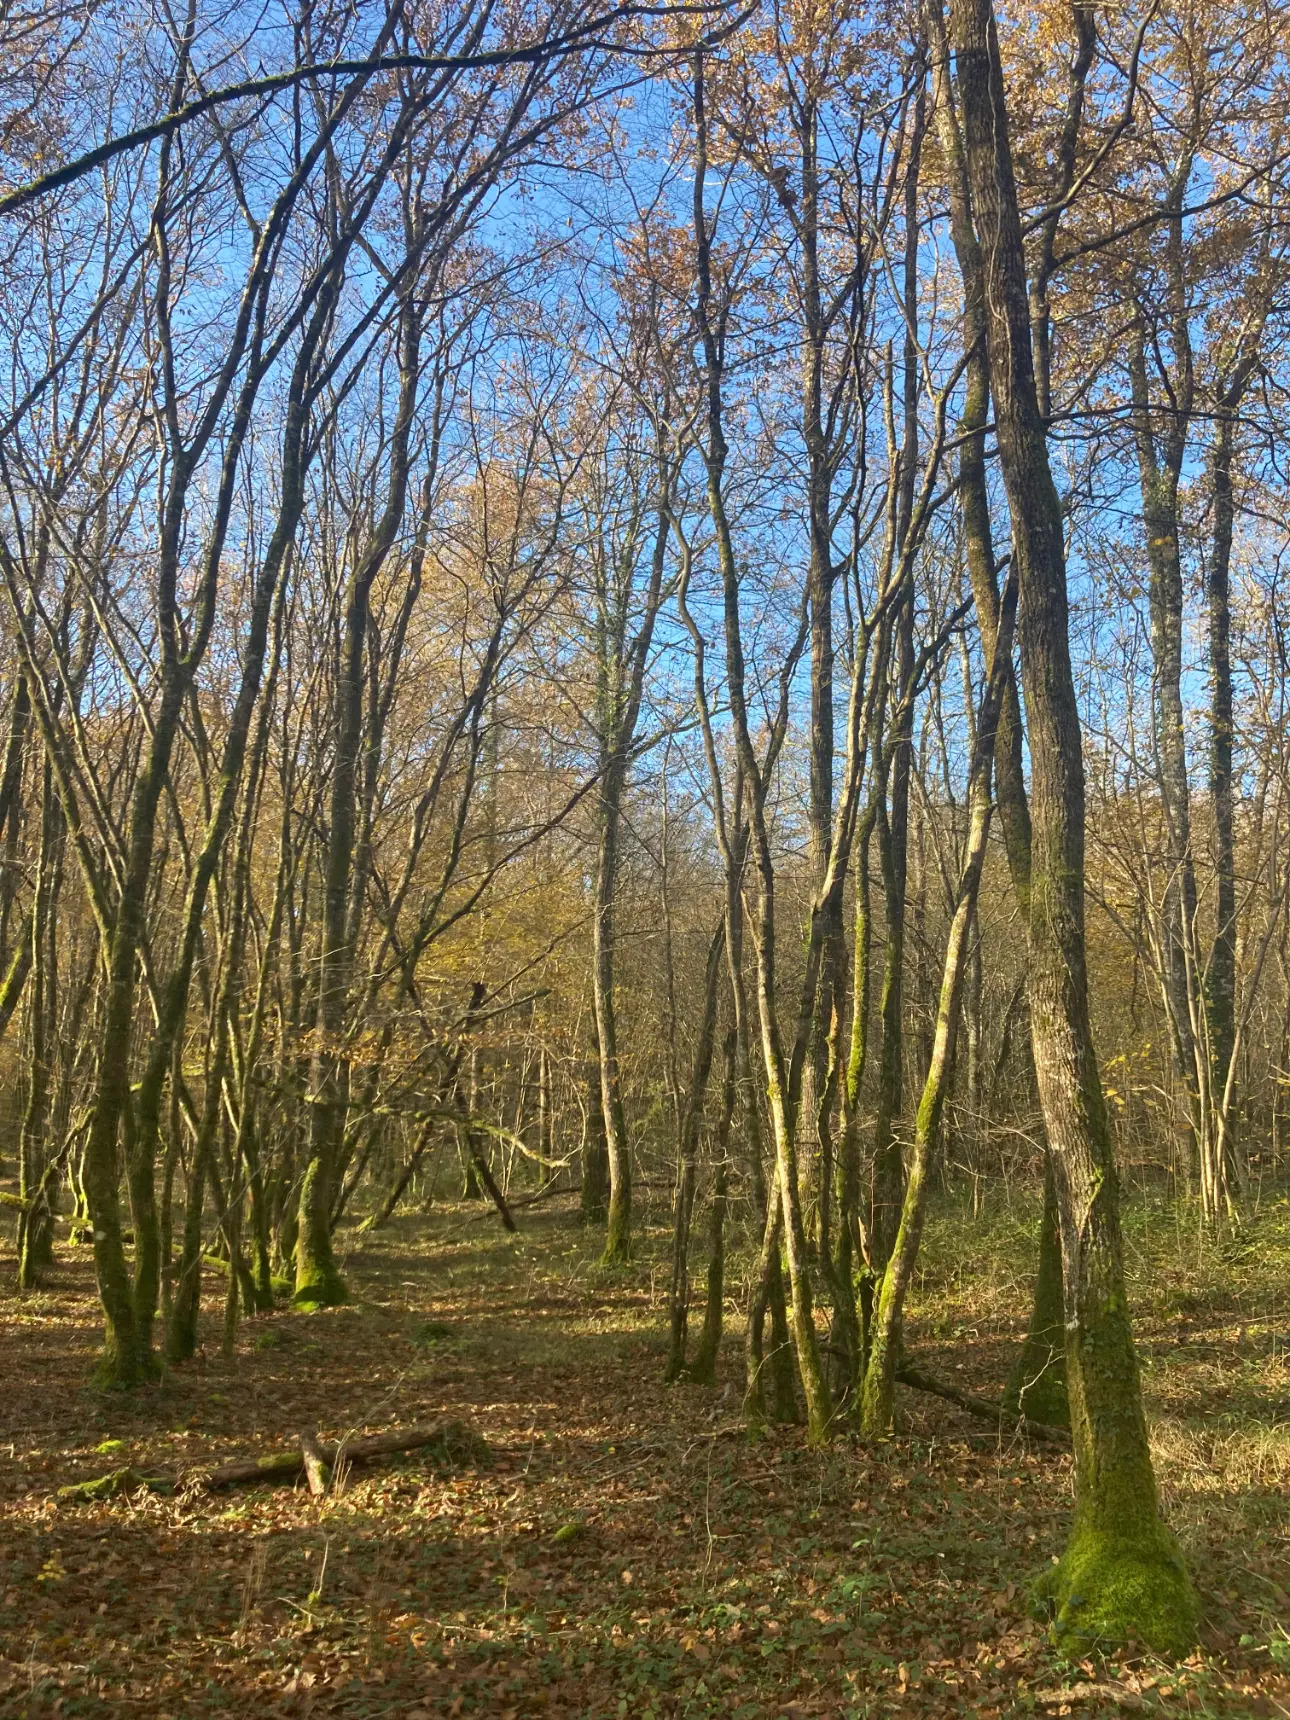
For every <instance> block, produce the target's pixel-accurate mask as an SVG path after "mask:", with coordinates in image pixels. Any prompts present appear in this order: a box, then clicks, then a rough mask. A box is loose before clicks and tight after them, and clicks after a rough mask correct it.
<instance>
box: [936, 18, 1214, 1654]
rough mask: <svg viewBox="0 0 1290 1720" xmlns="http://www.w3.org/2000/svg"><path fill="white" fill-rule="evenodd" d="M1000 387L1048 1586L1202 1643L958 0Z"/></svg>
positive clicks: (1024, 352)
mask: <svg viewBox="0 0 1290 1720" xmlns="http://www.w3.org/2000/svg"><path fill="white" fill-rule="evenodd" d="M952 16H953V20H954V34H955V49H956V59H957V70H958V78H959V87H960V92H961V99H962V111H963V118H964V136H965V145H966V150H965V153H966V159H967V165H968V174H969V179H970V185H971V194H972V198H973V201H974V205H975V218H976V221H977V226H978V233H979V236H980V241H981V249H982V258H983V262H984V278H985V286H986V293H985V302H986V306H987V316H988V327H989V352H990V368H991V383H992V389H993V394H994V402H995V418H996V424H997V433H998V442H999V454H1000V462H1001V466H1002V471H1003V479H1004V485H1005V488H1006V491H1007V496H1008V503H1009V508H1010V512H1011V516H1012V530H1013V545H1014V551H1013V553H1014V555H1015V557H1016V560H1017V569H1018V578H1019V583H1020V594H1021V612H1020V613H1021V627H1020V639H1021V667H1022V679H1023V685H1024V690H1025V696H1026V711H1027V718H1028V722H1029V741H1030V756H1031V769H1032V789H1031V814H1032V818H1033V823H1034V833H1033V846H1032V855H1031V858H1032V871H1031V912H1030V922H1029V941H1030V1010H1031V1024H1032V1036H1033V1042H1034V1052H1035V1073H1036V1076H1037V1079H1038V1083H1039V1094H1040V1102H1041V1104H1042V1107H1043V1111H1044V1119H1045V1123H1046V1126H1047V1130H1048V1139H1049V1143H1050V1146H1051V1149H1052V1154H1053V1167H1054V1177H1055V1182H1056V1188H1057V1208H1058V1216H1059V1222H1060V1225H1061V1232H1062V1255H1063V1266H1064V1282H1065V1307H1066V1334H1067V1358H1066V1359H1067V1385H1068V1390H1069V1393H1070V1405H1071V1426H1072V1433H1073V1437H1074V1446H1075V1460H1076V1504H1075V1524H1074V1528H1073V1530H1072V1534H1071V1539H1070V1542H1069V1545H1068V1547H1067V1550H1066V1553H1065V1555H1064V1557H1063V1558H1062V1560H1061V1561H1060V1563H1059V1564H1058V1565H1057V1566H1055V1567H1054V1568H1053V1570H1052V1571H1051V1573H1047V1574H1046V1576H1045V1579H1044V1583H1043V1589H1044V1593H1045V1594H1046V1596H1047V1598H1048V1599H1049V1601H1050V1602H1051V1604H1052V1605H1053V1607H1054V1610H1055V1614H1056V1618H1055V1624H1054V1631H1055V1634H1056V1637H1057V1639H1058V1641H1059V1643H1060V1644H1061V1645H1062V1646H1063V1647H1064V1648H1065V1649H1067V1650H1071V1649H1075V1648H1079V1649H1080V1650H1081V1651H1083V1650H1084V1649H1086V1648H1087V1647H1088V1646H1091V1645H1092V1644H1094V1643H1099V1642H1103V1643H1104V1642H1120V1641H1124V1640H1126V1639H1127V1638H1129V1637H1135V1638H1137V1639H1139V1640H1141V1641H1142V1642H1144V1643H1145V1644H1146V1645H1147V1646H1148V1647H1150V1648H1151V1649H1153V1650H1154V1651H1155V1652H1156V1653H1159V1654H1162V1655H1167V1656H1171V1657H1172V1656H1175V1655H1181V1654H1183V1653H1186V1652H1187V1650H1188V1649H1189V1648H1190V1647H1191V1645H1192V1643H1193V1642H1194V1640H1195V1633H1196V1625H1197V1607H1196V1600H1195V1596H1194V1594H1193V1592H1192V1589H1191V1584H1190V1581H1189V1579H1188V1576H1187V1572H1186V1567H1185V1566H1184V1564H1183V1561H1182V1557H1181V1554H1180V1552H1179V1550H1178V1546H1177V1543H1176V1541H1175V1540H1174V1538H1173V1536H1172V1535H1171V1534H1170V1532H1169V1531H1168V1530H1167V1529H1166V1527H1165V1525H1164V1523H1163V1522H1162V1520H1161V1517H1160V1509H1159V1499H1158V1495H1157V1492H1156V1483H1155V1475H1154V1472H1153V1470H1152V1466H1151V1454H1150V1449H1149V1446H1148V1443H1147V1429H1146V1419H1145V1416H1144V1414H1143V1408H1142V1392H1141V1385H1140V1381H1139V1377H1138V1365H1137V1358H1136V1355H1135V1353H1134V1347H1133V1337H1132V1331H1131V1328H1130V1324H1129V1315H1128V1307H1127V1299H1126V1292H1125V1282H1124V1262H1123V1248H1122V1241H1121V1235H1120V1217H1119V1186H1118V1177H1117V1174H1116V1167H1115V1160H1114V1153H1113V1149H1112V1144H1111V1133H1110V1127H1109V1122H1108V1119H1107V1114H1106V1104H1105V1100H1104V1097H1103V1094H1102V1087H1101V1082H1100V1079H1099V1075H1098V1066H1097V1057H1096V1053H1095V1051H1094V1047H1093V1041H1092V1034H1091V1031H1090V1026H1089V1014H1088V979H1087V970H1086V965H1085V948H1084V774H1083V760H1082V756H1081V736H1080V723H1079V710H1078V705H1077V703H1076V697H1075V685H1074V679H1073V676H1072V673H1071V663H1070V643H1069V623H1068V607H1067V592H1066V560H1065V546H1064V542H1063V532H1062V512H1061V505H1060V502H1059V500H1058V496H1057V491H1056V488H1055V486H1054V484H1053V479H1052V473H1051V469H1050V467H1049V462H1048V453H1047V447H1046V439H1045V431H1044V426H1043V421H1042V419H1041V417H1040V414H1039V407H1038V402H1037V399H1036V394H1035V379H1034V370H1033V361H1032V354H1031V344H1030V325H1029V313H1028V306H1027V292H1026V276H1025V260H1024V252H1023V248H1022V235H1021V219H1020V212H1019V208H1018V202H1017V191H1016V183H1015V179H1014V176H1013V168H1012V153H1011V146H1010V143H1009V138H1008V131H1007V120H1006V97H1005V91H1004V83H1003V73H1002V67H1001V64H1000V59H999V47H998V37H997V34H996V28H995V20H994V14H993V8H992V5H991V0H954V6H953V13H952Z"/></svg>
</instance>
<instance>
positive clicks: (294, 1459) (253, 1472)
mask: <svg viewBox="0 0 1290 1720" xmlns="http://www.w3.org/2000/svg"><path fill="white" fill-rule="evenodd" d="M423 1450H424V1451H428V1452H430V1453H431V1454H432V1455H433V1456H434V1457H437V1458H438V1459H439V1461H440V1462H443V1463H445V1464H449V1465H451V1466H453V1467H454V1468H462V1467H464V1466H465V1465H466V1464H469V1463H486V1462H487V1461H488V1459H489V1457H490V1456H491V1453H490V1452H489V1449H488V1446H487V1444H486V1443H485V1441H484V1440H483V1439H482V1438H481V1437H480V1436H479V1434H477V1433H476V1432H475V1430H474V1429H473V1428H470V1427H467V1426H466V1425H465V1423H464V1422H460V1421H441V1422H434V1423H431V1424H430V1425H428V1426H426V1425H422V1426H420V1427H394V1428H391V1429H390V1430H389V1431H388V1432H387V1433H368V1434H360V1435H358V1436H357V1437H355V1438H353V1439H342V1440H341V1441H340V1442H339V1443H338V1444H336V1445H332V1444H329V1443H328V1442H327V1441H326V1440H320V1441H319V1442H318V1453H319V1456H320V1457H321V1459H322V1461H323V1462H324V1463H325V1464H326V1465H327V1467H328V1468H329V1469H331V1470H333V1471H334V1470H335V1468H336V1464H337V1461H338V1460H339V1459H343V1460H344V1462H345V1463H373V1462H375V1461H376V1460H377V1459H378V1458H382V1457H393V1456H395V1455H396V1454H397V1453H399V1452H401V1451H423ZM304 1469H305V1459H304V1453H303V1452H302V1451H301V1450H300V1449H299V1448H297V1449H296V1450H295V1451H278V1452H273V1453H271V1454H269V1455H268V1456H266V1457H236V1458H234V1459H233V1460H232V1462H231V1463H221V1464H219V1465H218V1466H217V1467H216V1468H214V1469H205V1470H203V1469H193V1470H189V1471H188V1473H187V1474H185V1475H184V1477H183V1482H184V1485H185V1486H186V1487H201V1488H205V1489H206V1490H207V1491H210V1490H212V1489H214V1488H217V1487H234V1486H236V1485H237V1483H238V1482H239V1481H287V1480H292V1481H294V1480H296V1479H297V1478H298V1477H299V1476H300V1475H302V1474H303V1473H304Z"/></svg>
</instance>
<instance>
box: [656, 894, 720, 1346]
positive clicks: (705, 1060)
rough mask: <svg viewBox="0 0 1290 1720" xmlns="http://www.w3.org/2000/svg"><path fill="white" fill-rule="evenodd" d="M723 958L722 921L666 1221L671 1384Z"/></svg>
mask: <svg viewBox="0 0 1290 1720" xmlns="http://www.w3.org/2000/svg"><path fill="white" fill-rule="evenodd" d="M725 953H726V923H725V918H724V916H723V917H722V919H721V920H720V921H718V923H717V929H716V931H715V932H714V933H713V935H712V937H711V938H710V940H709V942H708V963H707V969H706V978H705V983H704V991H703V1015H702V1017H701V1018H700V1021H699V1035H698V1039H697V1041H696V1042H695V1047H694V1067H693V1070H692V1071H691V1074H690V1091H689V1093H688V1095H687V1097H686V1102H685V1112H684V1115H683V1116H682V1119H681V1131H680V1140H679V1141H678V1142H677V1155H676V1197H675V1202H674V1210H673V1221H672V1287H671V1292H670V1295H669V1322H668V1323H669V1328H670V1332H671V1340H670V1348H669V1351H668V1359H667V1369H666V1372H665V1374H664V1377H665V1378H666V1379H669V1380H674V1379H677V1378H678V1377H679V1376H680V1375H681V1374H682V1373H683V1372H684V1371H685V1340H686V1328H687V1325H688V1323H689V1318H690V1266H689V1260H690V1225H691V1220H692V1217H693V1214H694V1179H695V1169H696V1163H697V1159H698V1149H699V1130H700V1129H701V1127H702V1125H703V1105H704V1100H705V1098H706V1096H707V1090H708V1078H709V1075H710V1074H711V1071H712V1050H713V1041H714V1040H715V1038H716V1028H717V998H718V993H719V990H720V985H721V970H722V965H723V963H724V961H725Z"/></svg>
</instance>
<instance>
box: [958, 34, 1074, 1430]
mask: <svg viewBox="0 0 1290 1720" xmlns="http://www.w3.org/2000/svg"><path fill="white" fill-rule="evenodd" d="M927 18H928V35H929V39H930V41H931V42H932V44H933V47H934V55H933V100H934V104H935V114H936V129H937V137H938V141H939V143H940V146H941V152H942V156H943V158H944V161H945V163H946V165H947V169H948V172H947V188H948V193H949V204H950V231H951V237H952V239H953V243H954V250H955V255H956V257H957V260H958V265H959V272H960V274H961V276H962V280H963V347H964V351H965V352H966V354H967V362H966V367H965V373H964V379H963V408H962V414H961V417H960V420H959V435H960V447H959V506H960V509H961V516H962V522H963V549H964V556H965V559H966V561H967V566H968V577H969V579H970V581H971V586H972V597H973V602H974V604H975V606H976V613H977V625H978V628H979V629H980V633H981V644H982V647H983V649H984V652H985V659H986V668H987V671H988V672H989V673H993V670H994V664H995V660H996V657H997V642H998V633H999V623H1000V602H999V588H998V577H999V576H998V568H997V566H996V562H995V553H994V531H993V526H992V523H991V518H990V492H989V487H988V484H987V481H986V427H987V425H988V423H989V417H990V364H989V344H988V343H989V333H988V329H987V324H986V312H985V279H984V270H983V264H982V258H981V247H980V242H979V240H978V237H977V232H976V227H975V224H974V222H973V219H972V207H971V193H970V190H969V184H968V176H967V162H966V160H965V158H964V151H963V135H962V130H961V127H960V123H959V116H958V113H957V111H956V107H955V101H954V91H953V86H952V83H951V81H950V77H949V45H948V40H947V37H946V33H945V19H944V14H943V13H942V11H941V6H940V0H936V4H934V5H932V6H930V7H928V8H927ZM1087 72H1088V64H1087V62H1086V59H1085V56H1084V52H1083V49H1082V48H1081V53H1080V55H1079V56H1078V57H1077V60H1076V62H1075V66H1074V68H1073V71H1072V78H1073V80H1075V82H1074V84H1073V89H1074V90H1077V91H1080V92H1082V87H1083V79H1084V78H1085V77H1086V76H1087ZM1072 105H1073V108H1074V109H1075V111H1076V112H1077V111H1078V109H1077V104H1076V103H1074V102H1073V104H1072ZM1074 142H1075V140H1074V138H1073V137H1071V138H1070V139H1066V138H1065V137H1064V138H1063V156H1062V174H1063V180H1064V181H1068V179H1069V176H1070V174H1071V173H1073V171H1074ZM1055 236H1056V234H1055V228H1054V229H1053V230H1051V231H1050V230H1049V229H1048V228H1047V227H1045V230H1044V253H1043V255H1044V256H1045V257H1049V256H1050V255H1051V250H1052V245H1053V242H1054V240H1055ZM1043 266H1044V265H1043V263H1042V260H1041V276H1042V270H1043ZM1031 297H1032V311H1033V310H1035V308H1036V304H1035V301H1036V299H1037V300H1038V320H1037V321H1036V319H1035V317H1033V316H1032V327H1036V328H1038V329H1039V330H1040V331H1041V342H1040V346H1041V351H1042V353H1043V354H1044V355H1046V354H1047V296H1046V280H1045V279H1043V278H1041V279H1040V280H1039V281H1038V283H1037V290H1036V291H1035V292H1032V295H1031ZM1046 378H1047V364H1046V356H1045V363H1044V364H1043V365H1042V366H1041V379H1040V387H1039V399H1040V401H1041V402H1042V401H1044V400H1046V397H1047V381H1046ZM1006 676H1007V679H1006V682H1005V685H1004V691H1003V700H1002V704H1001V707H1000V711H999V723H998V731H997V734H996V736H995V745H994V781H995V799H996V803H997V805H998V808H999V823H1000V827H1001V830H1002V834H1003V846H1004V852H1005V854H1006V855H1007V860H1008V871H1009V875H1010V876H1011V879H1012V887H1013V892H1014V894H1015V895H1016V898H1017V906H1018V908H1019V910H1020V912H1021V916H1022V919H1023V921H1025V922H1028V921H1029V917H1030V872H1031V842H1032V832H1031V823H1030V804H1029V799H1028V797H1027V794H1026V782H1025V773H1024V767H1023V762H1022V748H1023V731H1022V719H1021V701H1020V698H1019V696H1018V692H1017V681H1016V675H1015V674H1014V672H1013V669H1012V665H1011V663H1008V664H1007V666H1006ZM1019 996H1020V994H1019ZM1010 1026H1011V1013H1009V1016H1008V1017H1007V1018H1006V1020H1005V1039H1006V1037H1007V1035H1008V1032H1009V1030H1010ZM1055 1203H1056V1192H1055V1184H1054V1181H1053V1170H1052V1163H1051V1158H1050V1154H1049V1149H1048V1141H1047V1136H1046V1135H1045V1138H1044V1209H1043V1217H1042V1220H1041V1224H1040V1232H1039V1262H1038V1270H1037V1271H1036V1274H1035V1283H1034V1290H1033V1295H1032V1303H1031V1312H1030V1320H1029V1324H1028V1331H1027V1338H1026V1343H1025V1345H1024V1346H1023V1349H1022V1352H1021V1355H1020V1356H1019V1357H1018V1359H1017V1362H1016V1365H1015V1367H1014V1369H1013V1373H1012V1376H1011V1379H1010V1381H1009V1384H1008V1388H1007V1391H1006V1394H1005V1399H1006V1401H1008V1402H1012V1403H1014V1404H1016V1405H1018V1406H1019V1402H1020V1400H1019V1396H1018V1394H1019V1393H1020V1391H1021V1389H1022V1384H1023V1382H1029V1384H1028V1389H1029V1390H1031V1391H1036V1392H1038V1393H1039V1395H1038V1396H1037V1397H1036V1398H1035V1399H1034V1402H1033V1406H1032V1407H1031V1408H1030V1409H1029V1410H1028V1411H1027V1412H1026V1413H1028V1414H1030V1415H1032V1416H1034V1418H1035V1419H1036V1420H1040V1421H1052V1422H1055V1423H1057V1424H1059V1425H1065V1424H1066V1422H1067V1421H1068V1419H1069V1411H1068V1408H1067V1403H1066V1372H1065V1363H1064V1358H1063V1353H1062V1352H1063V1344H1064V1339H1063V1320H1062V1276H1061V1239H1060V1235H1059V1232H1058V1228H1057V1222H1056V1204H1055ZM1041 1382H1042V1390H1041V1389H1040V1388H1041Z"/></svg>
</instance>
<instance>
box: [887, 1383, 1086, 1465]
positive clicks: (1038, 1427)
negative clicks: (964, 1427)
mask: <svg viewBox="0 0 1290 1720" xmlns="http://www.w3.org/2000/svg"><path fill="white" fill-rule="evenodd" d="M896 1378H897V1379H898V1380H899V1381H900V1383H901V1384H902V1385H905V1386H910V1387H912V1389H913V1390H914V1391H917V1392H926V1393H928V1395H929V1396H931V1397H938V1398H943V1399H944V1400H945V1402H946V1403H952V1404H957V1405H958V1407H959V1408H960V1409H965V1410H966V1411H967V1412H968V1414H969V1415H975V1416H978V1417H979V1418H980V1419H981V1420H982V1421H992V1422H994V1424H995V1426H996V1427H998V1428H1000V1429H1002V1428H1004V1427H1005V1426H1006V1427H1010V1428H1016V1429H1017V1430H1018V1432H1020V1433H1024V1434H1027V1435H1029V1437H1030V1438H1031V1439H1044V1440H1050V1441H1051V1442H1052V1443H1054V1444H1057V1445H1069V1444H1070V1437H1071V1436H1070V1430H1069V1429H1068V1428H1065V1427H1057V1426H1056V1425H1055V1424H1054V1423H1053V1422H1049V1421H1032V1420H1031V1419H1030V1417H1029V1416H1027V1415H1014V1414H1013V1412H1012V1411H1011V1410H1007V1409H1005V1408H1004V1407H1003V1405H1002V1404H998V1403H994V1402H992V1401H991V1400H990V1399H989V1398H983V1397H977V1395H976V1394H975V1392H965V1391H960V1390H959V1388H958V1387H957V1386H953V1385H951V1384H950V1383H949V1381H948V1380H938V1379H936V1378H934V1377H933V1376H932V1375H931V1374H925V1373H924V1372H923V1371H922V1369H921V1368H915V1367H912V1366H910V1365H908V1364H907V1365H906V1366H905V1367H903V1368H897V1369H896Z"/></svg>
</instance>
